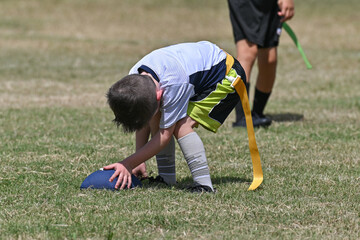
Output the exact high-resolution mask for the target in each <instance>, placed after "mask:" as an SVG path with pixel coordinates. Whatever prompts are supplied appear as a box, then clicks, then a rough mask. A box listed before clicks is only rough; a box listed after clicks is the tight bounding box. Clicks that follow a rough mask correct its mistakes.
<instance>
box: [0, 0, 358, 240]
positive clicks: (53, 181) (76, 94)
mask: <svg viewBox="0 0 360 240" xmlns="http://www.w3.org/2000/svg"><path fill="white" fill-rule="evenodd" d="M359 7H360V2H359V1H357V0H348V1H336V0H331V1H325V0H320V1H319V0H318V1H314V0H303V1H297V2H296V16H295V17H294V19H293V20H291V21H290V22H289V24H290V26H291V27H292V28H293V29H294V31H295V32H296V33H297V35H298V38H299V40H300V42H301V44H302V46H303V48H304V50H305V52H306V54H307V56H308V58H309V59H310V61H311V63H312V65H313V66H314V68H313V69H312V70H306V68H305V64H304V63H303V62H302V59H301V57H300V54H299V53H298V52H297V50H296V48H295V47H294V45H293V43H292V42H291V39H290V38H289V37H288V36H287V35H286V34H285V33H284V34H283V36H282V39H281V44H280V47H279V63H278V74H277V81H276V86H275V88H274V91H273V93H272V96H271V99H270V102H269V104H268V106H267V108H266V113H267V114H269V115H271V116H272V117H273V119H274V120H275V121H274V123H273V125H272V126H271V127H269V128H268V129H257V130H256V138H257V143H258V147H259V150H260V154H261V159H262V164H263V170H264V177H265V180H264V182H263V184H262V185H261V186H260V188H259V189H258V190H256V191H253V192H250V191H247V188H248V187H249V184H250V182H251V180H252V165H251V160H250V156H249V152H248V143H247V134H246V131H245V130H244V129H233V128H232V127H231V123H232V121H233V120H234V114H232V115H231V116H230V118H229V119H228V120H227V121H226V122H225V124H224V126H222V128H221V129H220V130H219V133H218V134H212V133H209V132H207V131H206V130H204V129H201V128H199V129H198V130H197V131H198V133H199V135H200V136H201V137H202V139H203V142H204V145H205V148H206V150H207V156H208V161H209V166H210V170H211V175H212V179H213V182H214V185H215V187H216V188H217V193H216V194H203V195H196V194H191V193H188V192H186V191H184V190H183V187H185V186H187V185H188V184H190V183H191V176H190V173H189V170H188V169H187V165H186V163H185V161H184V159H183V156H182V154H181V151H180V150H179V148H178V147H177V153H176V159H177V180H178V183H179V184H178V186H176V187H172V188H166V187H152V186H149V185H145V186H144V187H143V188H141V189H135V190H130V191H119V192H112V191H80V190H79V186H80V184H81V182H82V180H83V179H84V178H85V177H86V176H87V175H88V174H90V173H91V172H93V171H95V170H97V169H98V168H100V167H102V166H104V165H107V164H109V163H113V162H116V161H119V160H121V159H123V158H125V157H126V156H128V155H129V154H131V153H132V151H133V150H134V148H135V146H134V136H133V135H131V134H124V133H122V132H121V131H120V130H118V129H116V127H115V126H114V125H113V124H112V123H111V120H112V118H113V116H112V113H111V111H110V110H109V109H108V107H107V106H106V100H105V92H106V90H107V89H108V87H109V86H110V85H111V84H112V83H113V82H114V81H116V80H117V79H119V78H120V77H121V76H123V75H125V74H126V73H127V72H128V70H129V68H130V67H131V66H132V65H133V64H134V63H135V62H136V61H137V60H138V59H139V58H140V57H142V56H143V55H144V54H146V53H148V52H149V51H151V50H153V49H155V48H158V47H161V46H165V45H169V44H173V43H178V42H185V41H198V40H204V39H205V40H210V41H212V42H215V43H217V44H218V45H219V46H221V47H222V48H224V49H226V50H227V51H228V52H230V53H233V54H234V53H235V47H234V44H233V40H232V32H231V26H230V21H229V17H228V9H227V3H226V1H225V0H221V1H219V0H206V1H205V0H202V1H191V0H187V1H166V0H146V1H130V0H122V1H115V0H108V1H100V0H90V1H81V0H64V1H57V0H50V1H41V0H31V1H25V0H20V1H10V0H4V1H1V2H0V49H1V50H0V136H1V142H0V239H260V238H264V239H278V238H280V239H357V238H359V234H360V229H359V226H360V214H359V213H360V207H359V206H360V194H359V189H360V163H359V160H360V157H359V154H360V150H359V143H360V94H359V92H360V85H359V75H360V70H359V64H360V45H359V44H358V43H359V42H360V28H359V24H356V23H357V22H359V21H360V17H359V14H358V11H357V9H359ZM252 76H253V79H252V83H253V84H252V87H253V86H254V82H255V76H256V69H254V73H253V74H252ZM251 97H252V96H251ZM148 166H149V171H151V172H153V175H155V174H156V172H157V171H156V165H155V161H154V160H153V159H152V160H150V161H149V164H148Z"/></svg>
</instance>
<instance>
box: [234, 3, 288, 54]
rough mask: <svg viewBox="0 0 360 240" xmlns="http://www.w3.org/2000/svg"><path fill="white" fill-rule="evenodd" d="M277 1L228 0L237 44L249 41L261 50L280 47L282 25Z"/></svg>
mask: <svg viewBox="0 0 360 240" xmlns="http://www.w3.org/2000/svg"><path fill="white" fill-rule="evenodd" d="M277 2H278V1H277V0H228V4H229V11H230V21H231V25H232V28H233V34H234V40H235V43H236V42H238V41H240V40H243V39H247V40H248V41H250V42H252V43H255V44H256V45H258V47H259V48H269V47H276V46H278V45H279V38H280V34H281V27H282V23H281V22H280V20H281V17H280V16H279V15H278V14H277V13H278V11H279V6H278V4H277Z"/></svg>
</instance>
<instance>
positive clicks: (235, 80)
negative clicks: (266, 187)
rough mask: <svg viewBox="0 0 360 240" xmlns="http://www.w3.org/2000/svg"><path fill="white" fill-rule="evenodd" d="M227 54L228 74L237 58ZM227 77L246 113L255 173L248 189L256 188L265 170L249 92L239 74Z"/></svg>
mask: <svg viewBox="0 0 360 240" xmlns="http://www.w3.org/2000/svg"><path fill="white" fill-rule="evenodd" d="M226 54H227V57H226V74H228V73H229V71H230V69H231V68H232V66H233V65H234V62H235V60H234V58H233V57H232V56H231V55H229V54H228V53H226ZM225 78H226V79H227V80H229V81H230V82H232V84H231V86H232V87H233V88H235V90H236V92H237V94H238V95H239V97H240V100H241V104H242V108H243V111H244V114H245V120H246V128H247V133H248V140H249V150H250V156H251V160H252V165H253V175H254V177H253V181H252V183H251V185H250V187H249V189H248V190H255V189H256V188H257V187H259V186H260V184H261V183H262V181H263V171H262V168H261V161H260V154H259V150H258V148H257V145H256V139H255V132H254V126H253V122H252V117H251V110H250V104H249V98H248V94H247V91H246V87H245V84H244V82H243V80H242V79H241V77H240V76H239V75H237V76H236V77H231V76H226V77H225Z"/></svg>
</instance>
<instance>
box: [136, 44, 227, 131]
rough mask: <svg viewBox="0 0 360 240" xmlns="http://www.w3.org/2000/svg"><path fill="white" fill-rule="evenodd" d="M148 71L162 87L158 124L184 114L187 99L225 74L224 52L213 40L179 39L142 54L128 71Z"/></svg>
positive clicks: (172, 121) (167, 123) (168, 123)
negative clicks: (169, 44)
mask: <svg viewBox="0 0 360 240" xmlns="http://www.w3.org/2000/svg"><path fill="white" fill-rule="evenodd" d="M142 70H143V71H145V72H148V73H150V74H151V75H152V76H153V77H154V78H155V79H156V80H157V81H158V82H159V83H160V88H161V89H163V90H164V92H163V98H162V105H161V107H160V110H161V112H162V114H161V120H160V128H163V129H165V128H169V127H171V126H172V125H174V124H175V123H176V122H177V121H179V120H180V119H182V118H184V117H186V115H187V108H188V102H189V100H190V99H191V98H193V97H196V95H198V94H201V93H202V92H203V91H204V90H206V89H209V88H212V87H214V86H216V84H217V83H218V82H220V81H222V80H223V79H224V77H225V74H226V53H225V52H224V51H223V50H221V49H220V48H219V47H218V46H216V45H215V44H213V43H210V42H207V41H202V42H197V43H181V44H177V45H172V46H169V47H165V48H161V49H158V50H155V51H153V52H151V53H149V54H148V55H146V56H145V57H143V58H142V59H141V60H140V61H139V62H138V63H136V64H135V66H134V67H132V68H131V70H130V72H129V74H138V73H140V72H141V71H142Z"/></svg>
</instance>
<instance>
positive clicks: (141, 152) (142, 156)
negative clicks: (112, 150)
mask: <svg viewBox="0 0 360 240" xmlns="http://www.w3.org/2000/svg"><path fill="white" fill-rule="evenodd" d="M174 129H175V125H173V126H171V127H170V128H167V129H160V130H159V131H158V132H157V133H156V134H155V135H154V136H153V137H152V138H151V140H150V141H149V142H147V143H146V144H145V145H144V146H143V147H141V148H140V149H138V150H137V151H136V152H135V153H134V154H132V155H131V156H129V157H127V158H125V159H124V160H123V161H121V162H118V163H114V164H111V165H109V166H106V167H104V169H115V173H114V174H113V175H112V176H111V178H110V179H109V181H113V180H114V178H116V177H117V176H119V178H118V180H117V182H116V185H115V188H116V189H117V188H119V186H120V183H121V186H120V189H123V188H125V187H126V186H127V188H130V186H131V171H132V169H133V168H135V167H136V166H138V165H139V164H141V163H143V162H145V161H146V160H148V159H150V158H151V157H153V156H155V155H156V154H157V153H159V152H160V151H161V150H162V149H163V148H164V147H165V146H166V145H167V144H168V143H169V141H170V139H171V137H172V135H173V132H174Z"/></svg>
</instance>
